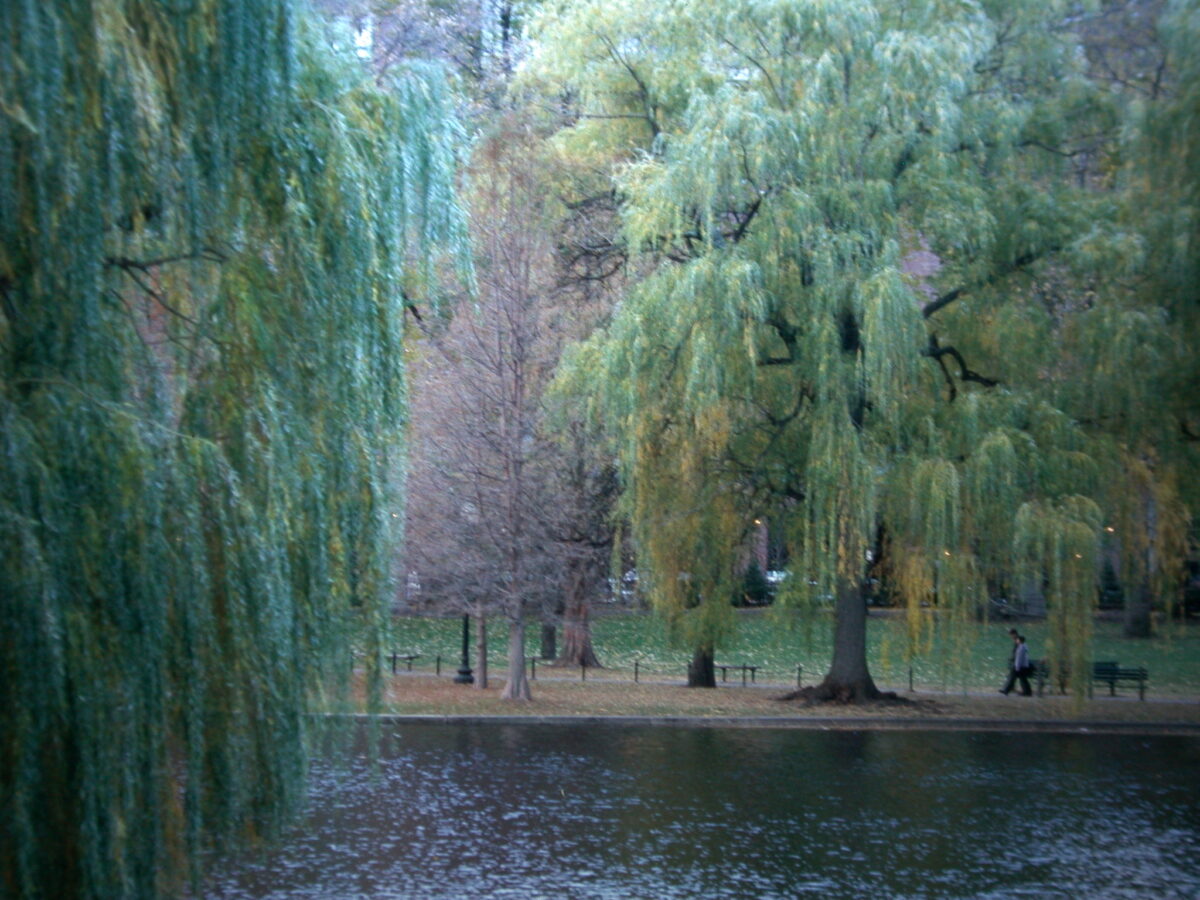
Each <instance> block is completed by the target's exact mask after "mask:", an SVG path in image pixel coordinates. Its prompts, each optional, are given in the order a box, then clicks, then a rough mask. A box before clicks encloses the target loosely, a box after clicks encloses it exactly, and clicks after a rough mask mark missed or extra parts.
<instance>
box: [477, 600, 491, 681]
mask: <svg viewBox="0 0 1200 900" xmlns="http://www.w3.org/2000/svg"><path fill="white" fill-rule="evenodd" d="M487 655H488V642H487V616H485V615H484V614H483V611H482V610H480V612H479V615H477V616H476V617H475V688H476V690H480V691H485V690H487V686H488V664H487Z"/></svg>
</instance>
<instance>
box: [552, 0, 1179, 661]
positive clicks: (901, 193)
mask: <svg viewBox="0 0 1200 900" xmlns="http://www.w3.org/2000/svg"><path fill="white" fill-rule="evenodd" d="M1186 6H1187V4H1179V7H1180V10H1177V11H1176V15H1177V16H1182V15H1183V13H1182V9H1183V8H1184V7H1186ZM1068 7H1069V4H1064V3H1043V2H1037V3H1032V2H1030V3H1026V2H1020V3H1011V2H1005V3H991V2H970V0H910V2H904V3H875V2H870V0H846V2H839V3H828V2H821V0H811V2H809V0H803V2H796V0H788V2H777V0H755V2H732V0H731V2H718V3H711V2H710V3H703V4H701V3H693V2H687V0H681V2H675V3H669V4H649V5H647V4H638V3H633V2H628V3H625V2H605V3H579V4H563V5H559V6H556V7H550V8H547V9H546V11H545V12H544V13H543V15H542V17H541V19H540V22H539V28H540V31H539V32H538V34H539V38H540V41H541V45H540V50H539V53H538V54H537V55H536V56H535V59H534V64H533V66H532V72H533V75H534V76H535V77H541V78H545V79H549V80H551V81H552V82H553V83H560V82H565V83H567V84H569V85H570V87H571V90H572V91H574V92H575V93H574V94H573V96H576V97H578V108H577V110H576V113H577V115H576V118H575V120H574V121H573V124H572V125H571V127H570V128H568V129H566V130H565V131H564V132H563V134H562V135H561V136H560V141H561V143H562V146H563V148H564V152H567V153H572V154H576V155H578V156H580V157H582V158H584V159H588V160H607V161H608V162H609V164H610V165H611V170H610V171H611V173H612V179H613V184H614V187H615V189H616V191H617V194H618V196H619V197H620V198H621V199H622V202H623V206H622V213H623V223H624V229H625V239H626V241H627V244H628V246H629V247H630V248H631V250H633V251H634V252H640V255H641V264H642V265H645V266H646V267H647V268H651V269H653V274H652V275H651V276H650V277H649V278H647V279H646V280H644V281H643V282H642V283H641V285H640V286H639V287H638V288H637V289H636V290H635V291H634V292H633V293H632V294H631V296H629V297H628V298H626V300H625V301H624V302H623V304H622V306H621V308H620V310H619V311H618V313H617V315H616V316H615V318H614V320H613V322H612V324H611V326H610V327H609V328H608V329H607V330H606V331H605V332H604V333H601V334H599V335H598V336H596V337H595V338H594V339H593V340H592V341H591V343H590V345H589V347H588V348H587V349H586V350H584V351H581V352H580V353H579V354H578V356H577V359H579V360H587V361H588V365H589V366H593V367H595V368H596V369H598V371H599V372H600V373H601V376H602V378H601V382H602V388H601V391H600V392H599V395H598V396H597V397H596V406H597V410H598V412H599V414H600V415H602V416H604V417H605V418H607V420H608V421H609V423H610V424H611V426H612V427H613V428H614V429H616V430H618V431H620V432H622V433H623V434H624V435H625V437H626V442H627V443H626V447H627V451H626V453H625V455H624V465H625V470H626V479H627V483H628V484H629V485H630V489H631V491H632V492H633V493H634V495H635V496H636V498H637V499H636V500H635V501H634V504H633V505H634V507H635V508H636V509H637V510H638V511H639V513H640V514H641V515H643V516H644V517H645V519H644V521H643V522H642V523H640V524H639V523H638V521H637V520H636V518H635V522H634V524H635V528H636V529H637V531H638V534H637V537H638V542H639V548H640V550H641V551H642V552H647V551H648V552H649V554H650V556H651V558H652V559H654V560H655V561H656V563H657V562H659V556H660V554H659V553H658V552H657V551H656V550H654V549H653V548H654V547H655V546H656V545H657V544H659V543H662V542H668V543H672V544H674V543H676V541H677V533H678V532H677V529H676V528H675V527H672V528H663V527H661V526H662V523H663V522H675V521H677V520H682V521H687V522H689V523H690V525H689V528H690V529H691V532H692V533H694V534H701V533H703V532H704V531H705V530H706V527H707V526H705V525H704V524H702V520H704V519H706V518H708V517H710V516H712V517H719V518H720V519H721V520H726V519H728V517H729V516H730V511H729V509H728V508H727V507H726V506H722V505H719V504H707V503H697V497H699V496H701V494H700V493H698V487H697V485H696V481H695V479H694V478H692V477H690V476H689V475H688V474H687V473H689V472H692V471H699V470H703V471H705V472H706V473H707V477H708V478H711V479H715V480H716V481H718V482H719V483H720V487H717V486H712V485H707V486H706V487H707V491H708V493H707V494H705V495H704V496H708V495H715V494H719V495H720V496H723V497H728V498H731V502H733V503H734V504H735V512H736V514H735V519H737V518H740V520H741V521H742V522H749V521H750V520H751V519H752V518H753V517H755V516H757V515H760V514H766V515H767V516H768V518H770V519H772V520H773V521H775V522H776V523H777V524H782V525H783V527H784V529H785V530H786V531H787V533H788V535H789V546H790V548H791V550H792V560H791V563H790V567H791V568H792V569H793V571H794V572H795V573H796V575H797V577H795V578H793V579H791V580H790V585H791V589H790V590H791V592H792V593H793V594H794V595H799V598H800V599H807V600H808V601H809V602H810V603H811V602H814V601H820V600H822V599H823V598H824V599H828V598H833V597H838V598H841V597H842V596H843V595H844V594H845V593H846V592H845V590H844V589H837V590H835V588H836V587H837V586H838V585H841V586H842V588H845V587H847V586H852V585H856V584H858V583H860V582H861V581H862V580H863V577H864V574H865V569H866V565H867V560H868V558H869V554H870V553H873V552H874V551H877V550H882V551H884V552H886V553H887V555H888V557H889V559H888V562H889V564H890V573H891V575H892V576H893V580H894V586H895V587H896V588H897V589H898V591H899V593H900V594H901V596H902V597H903V598H904V599H905V600H906V602H907V603H908V604H909V605H910V609H913V610H918V609H919V608H920V605H921V604H923V603H936V604H938V605H939V606H941V607H943V608H944V609H948V610H950V611H951V612H952V616H951V618H962V617H963V616H965V615H966V614H968V612H970V613H971V614H974V611H976V610H980V609H982V608H984V607H985V606H986V601H987V596H986V595H987V594H989V593H990V594H991V595H993V596H996V595H1001V596H1002V595H1006V594H1009V593H1010V591H1011V590H1012V589H1013V587H1014V584H1016V583H1018V582H1023V581H1024V580H1026V579H1036V578H1040V577H1043V576H1044V577H1046V578H1051V576H1053V579H1052V587H1051V589H1050V596H1051V599H1052V602H1053V603H1055V604H1057V605H1058V606H1059V607H1060V608H1061V609H1062V610H1064V612H1063V616H1064V618H1063V620H1062V621H1064V622H1069V623H1076V622H1077V621H1078V618H1077V617H1076V615H1075V613H1074V612H1070V610H1074V609H1076V608H1077V607H1080V608H1081V606H1087V607H1088V608H1090V606H1091V604H1092V603H1093V602H1094V598H1095V594H1096V591H1095V579H1096V571H1095V568H1093V569H1090V570H1085V569H1079V568H1078V567H1076V566H1075V563H1074V562H1073V561H1074V560H1076V558H1077V557H1076V556H1075V554H1076V553H1079V554H1080V558H1083V559H1085V560H1090V561H1092V562H1095V561H1096V560H1097V558H1098V557H1097V553H1098V550H1097V548H1098V547H1099V543H1100V540H1101V534H1102V532H1101V530H1100V529H1101V527H1102V526H1101V522H1100V518H1102V517H1097V516H1096V515H1092V514H1091V513H1089V514H1088V515H1087V516H1081V515H1075V514H1074V513H1071V514H1068V513H1067V512H1064V511H1063V510H1066V509H1068V508H1069V509H1071V510H1075V509H1076V507H1077V506H1078V504H1077V503H1076V501H1074V500H1071V499H1070V498H1074V497H1084V498H1091V500H1089V502H1096V501H1097V498H1099V497H1100V496H1101V495H1102V493H1103V490H1102V488H1103V485H1104V484H1105V483H1106V481H1107V480H1108V479H1109V478H1111V477H1112V476H1113V475H1114V473H1115V471H1116V468H1114V466H1115V461H1116V460H1117V459H1118V458H1119V457H1120V451H1119V447H1120V446H1121V445H1122V444H1123V443H1125V442H1127V441H1128V440H1130V436H1131V435H1133V434H1134V433H1135V429H1133V428H1128V427H1127V426H1128V425H1131V424H1132V421H1133V420H1130V421H1129V422H1126V423H1124V424H1123V425H1117V424H1116V423H1114V422H1113V421H1112V419H1111V418H1110V415H1111V414H1112V413H1113V410H1116V411H1118V412H1119V411H1121V410H1124V411H1132V410H1136V411H1137V412H1138V414H1139V415H1138V420H1139V421H1144V417H1145V416H1146V415H1147V414H1150V415H1154V414H1157V415H1159V416H1160V420H1161V421H1169V419H1163V418H1162V417H1163V409H1164V408H1163V404H1162V403H1159V402H1157V401H1152V402H1147V400H1148V398H1154V397H1156V394H1155V387H1156V386H1158V385H1160V384H1162V383H1163V382H1162V381H1161V376H1162V373H1163V371H1164V369H1166V368H1169V365H1170V360H1169V357H1166V356H1163V355H1155V350H1154V349H1153V348H1156V347H1159V348H1161V347H1164V346H1166V345H1167V344H1169V343H1170V336H1169V329H1168V328H1167V327H1166V325H1165V323H1166V322H1167V321H1168V319H1169V317H1168V316H1167V315H1166V314H1164V313H1163V312H1162V311H1161V310H1158V309H1156V308H1155V307H1156V303H1155V302H1154V301H1153V299H1151V300H1150V301H1149V302H1148V301H1147V298H1146V297H1145V296H1143V295H1141V294H1139V293H1138V292H1134V291H1129V290H1128V289H1127V288H1125V287H1123V286H1121V285H1108V284H1106V283H1104V281H1103V279H1104V278H1105V277H1106V276H1108V275H1110V274H1111V273H1112V272H1114V271H1125V272H1131V271H1134V270H1135V269H1137V268H1138V261H1137V260H1136V259H1129V258H1128V257H1123V256H1122V254H1123V253H1124V252H1125V251H1127V250H1128V249H1129V248H1130V247H1131V246H1137V245H1139V244H1140V243H1141V242H1142V240H1143V238H1142V237H1141V236H1140V235H1139V234H1138V233H1137V231H1136V229H1134V228H1130V227H1129V224H1128V223H1127V222H1125V221H1123V219H1122V215H1121V211H1122V208H1123V206H1122V204H1123V203H1124V202H1125V201H1126V198H1127V196H1128V195H1127V194H1125V193H1122V192H1119V191H1117V190H1116V189H1115V187H1114V181H1113V178H1112V173H1113V172H1115V171H1117V170H1119V169H1120V168H1121V166H1122V162H1121V159H1120V153H1119V149H1118V146H1117V141H1116V138H1115V135H1116V134H1117V132H1118V131H1119V129H1120V128H1121V127H1122V125H1123V124H1124V123H1127V122H1129V121H1130V115H1131V113H1130V107H1129V104H1128V103H1127V102H1126V101H1125V99H1124V98H1122V97H1119V96H1117V95H1116V94H1114V93H1113V92H1105V91H1103V90H1099V89H1098V88H1097V86H1096V84H1095V83H1094V82H1092V81H1090V80H1089V79H1088V78H1087V73H1086V71H1085V63H1086V54H1085V53H1084V52H1083V48H1082V47H1081V46H1080V44H1079V42H1078V41H1077V39H1076V35H1075V34H1074V32H1073V31H1072V30H1071V28H1070V27H1068V26H1066V25H1065V23H1067V22H1068V20H1069V13H1076V12H1078V10H1075V8H1074V7H1073V6H1070V9H1068ZM1193 18H1194V17H1193ZM1179 114H1180V115H1182V108H1180V112H1179ZM1096 134H1108V135H1111V136H1112V138H1111V140H1110V141H1109V143H1107V144H1103V145H1100V146H1099V149H1096V148H1095V147H1089V150H1088V152H1090V153H1092V154H1093V156H1092V157H1089V158H1093V159H1096V160H1097V162H1096V166H1097V171H1098V172H1106V173H1108V174H1107V177H1108V178H1109V180H1108V181H1107V182H1105V181H1103V179H1102V178H1101V177H1099V176H1093V175H1091V174H1089V173H1085V174H1084V176H1082V177H1081V175H1080V172H1079V170H1078V168H1077V159H1078V158H1079V157H1080V153H1077V152H1076V151H1075V148H1076V146H1077V145H1078V142H1080V141H1083V140H1085V139H1087V140H1092V139H1093V138H1094V136H1095V135H1096ZM1166 144H1167V146H1173V142H1170V141H1169V140H1167V141H1166ZM1081 152H1082V151H1081ZM1189 183H1190V182H1189ZM929 260H933V264H932V265H929V264H928V263H929ZM1081 285H1087V287H1086V288H1085V287H1081ZM1189 333H1190V334H1193V335H1194V330H1192V331H1190V332H1189ZM1148 342H1149V343H1148ZM1122 349H1124V351H1125V352H1126V353H1128V354H1132V355H1133V358H1134V359H1137V360H1144V361H1145V362H1146V364H1147V368H1146V369H1145V370H1143V371H1141V372H1138V373H1136V374H1135V373H1132V372H1130V370H1129V364H1130V361H1129V360H1128V359H1126V358H1124V357H1118V356H1117V355H1116V354H1115V353H1114V351H1121V350H1122ZM1102 361H1103V362H1106V363H1107V368H1103V367H1101V368H1097V366H1098V365H1099V364H1100V363H1101V362H1102ZM564 377H565V378H568V379H570V378H572V377H574V378H579V377H580V373H579V372H575V373H568V374H567V375H565V376H564ZM1102 379H1105V384H1106V385H1107V384H1112V383H1116V382H1120V383H1121V384H1122V385H1123V387H1122V389H1121V390H1120V391H1107V392H1106V393H1105V394H1103V395H1102V396H1099V397H1097V396H1096V392H1097V390H1098V389H1099V387H1100V382H1101V380H1102ZM1139 379H1140V381H1139ZM1135 382H1136V384H1135ZM1089 404H1090V408H1091V409H1092V410H1093V411H1094V410H1095V408H1096V405H1098V404H1107V407H1106V410H1105V413H1104V416H1103V417H1098V418H1090V417H1089V416H1088V409H1089ZM1161 421H1160V425H1161ZM1156 433H1158V434H1161V433H1162V431H1161V427H1160V428H1158V429H1157V432H1156ZM664 455H666V456H667V457H668V458H671V459H676V460H678V461H679V462H680V466H681V467H682V468H683V469H684V476H683V477H682V478H680V476H679V475H678V474H677V471H678V470H677V469H676V468H673V467H672V466H671V465H669V464H668V463H666V462H664V461H663V458H662V457H663V456H664ZM673 481H677V482H679V483H678V484H677V485H676V486H677V487H679V488H680V489H679V490H678V491H676V492H675V493H674V494H673V493H672V489H671V484H672V482H673ZM1079 502H1080V503H1082V501H1079ZM1064 504H1066V505H1065V506H1064ZM1031 510H1034V511H1040V512H1039V513H1038V514H1036V515H1035V514H1034V512H1031ZM1055 511H1056V512H1055ZM1052 512H1053V514H1051V513H1052ZM1034 524H1036V525H1037V528H1036V529H1035V530H1036V531H1038V533H1039V534H1040V535H1041V537H1040V538H1038V540H1037V541H1036V542H1035V544H1036V547H1037V548H1040V549H1039V550H1038V551H1037V552H1034V550H1033V549H1031V548H1033V547H1034V546H1035V544H1031V543H1029V541H1030V540H1033V539H1032V538H1030V537H1028V535H1026V532H1027V531H1028V530H1029V528H1032V527H1033V525H1034ZM1027 526H1028V527H1027ZM1023 529H1024V530H1023ZM722 530H723V531H724V532H725V533H729V534H731V535H732V534H736V533H738V530H737V529H736V528H732V529H731V528H729V527H727V526H726V527H724V528H723V529H722ZM1056 530H1057V531H1056ZM1052 532H1054V533H1056V534H1057V536H1056V537H1052V536H1051V533H1052ZM1085 532H1086V534H1085ZM1023 535H1024V536H1023ZM1085 538H1086V539H1085ZM1087 540H1090V541H1091V544H1090V545H1089V547H1084V546H1083V545H1084V544H1085V543H1087ZM672 552H675V550H674V549H673V550H672ZM702 553H703V555H704V560H705V567H706V568H707V569H709V570H711V571H713V572H714V573H717V572H720V571H722V567H724V568H726V569H730V568H733V567H735V566H736V565H737V564H738V561H739V553H740V550H739V548H738V546H737V541H736V540H733V541H730V542H727V543H725V544H721V545H717V544H711V545H707V546H706V547H705V548H704V550H703V551H702ZM1051 553H1054V554H1057V557H1056V560H1057V561H1056V562H1054V564H1053V565H1051V563H1050V562H1049V561H1048V559H1049V557H1048V556H1047V554H1051ZM714 555H715V556H719V557H720V562H719V563H715V562H714V560H713V557H714ZM664 561H665V562H669V561H666V560H664ZM678 565H679V567H680V570H682V571H688V569H687V563H685V562H680V563H678ZM1097 565H1098V563H1097ZM1048 572H1049V573H1051V574H1049V575H1048V574H1046V573H1048ZM1087 572H1090V573H1091V574H1090V575H1088V574H1087ZM655 576H656V579H657V583H660V584H661V583H664V582H665V581H667V580H668V573H666V572H656V573H655ZM1068 576H1069V577H1068ZM716 578H717V576H716V574H714V575H713V576H712V580H711V582H710V585H709V590H707V591H705V592H704V593H707V594H714V595H715V594H716V590H715V588H716ZM1089 579H1090V580H1089ZM659 600H660V602H661V603H662V604H663V605H664V606H667V607H672V606H673V605H674V604H677V603H678V602H679V598H678V597H677V596H674V595H672V594H671V593H670V592H667V593H666V594H665V595H664V594H660V595H659ZM855 602H858V601H854V602H850V603H849V605H847V606H846V609H847V610H849V609H850V607H851V606H853V605H854V603H855ZM839 603H840V601H839ZM841 615H842V611H841V609H840V608H839V616H841ZM919 619H920V616H919V615H916V614H915V612H914V617H913V621H914V622H917V621H919ZM855 627H857V626H855ZM864 627H865V626H864ZM1071 628H1074V624H1072V625H1071ZM852 630H853V629H852ZM1067 631H1070V633H1069V634H1068V633H1066V632H1064V634H1063V642H1062V646H1060V647H1058V648H1056V649H1057V650H1058V651H1060V652H1064V653H1068V655H1070V654H1075V653H1077V652H1084V651H1081V650H1079V649H1078V648H1080V647H1084V646H1086V640H1087V634H1086V633H1085V632H1083V631H1071V630H1070V629H1067ZM1068 641H1077V643H1072V644H1071V645H1070V650H1069V651H1068V650H1067V648H1066V645H1067V643H1068ZM852 652H856V653H857V652H861V651H859V650H855V651H852ZM837 653H838V651H836V650H835V663H834V668H835V670H836V669H838V660H837ZM858 671H859V674H857V675H855V676H854V677H855V678H865V677H866V676H865V665H864V666H862V667H860V668H859V670H858ZM1074 671H1075V672H1078V671H1081V669H1080V668H1078V667H1076V668H1074ZM839 677H840V676H839Z"/></svg>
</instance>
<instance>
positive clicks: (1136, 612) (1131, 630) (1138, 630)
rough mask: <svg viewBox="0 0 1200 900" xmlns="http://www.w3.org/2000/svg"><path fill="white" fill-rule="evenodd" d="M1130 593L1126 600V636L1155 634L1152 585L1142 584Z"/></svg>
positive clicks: (1143, 636) (1138, 636)
mask: <svg viewBox="0 0 1200 900" xmlns="http://www.w3.org/2000/svg"><path fill="white" fill-rule="evenodd" d="M1129 594H1130V596H1129V598H1128V599H1127V600H1126V601H1125V631H1124V634H1125V637H1127V638H1148V637H1151V636H1153V634H1154V626H1153V623H1152V621H1151V617H1150V613H1151V609H1152V607H1153V604H1152V602H1151V591H1150V585H1148V584H1142V585H1140V586H1138V587H1137V588H1136V589H1135V590H1133V591H1130V592H1129Z"/></svg>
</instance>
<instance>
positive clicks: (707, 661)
mask: <svg viewBox="0 0 1200 900" xmlns="http://www.w3.org/2000/svg"><path fill="white" fill-rule="evenodd" d="M687 686H688V687H706V688H715V687H716V686H717V673H716V670H715V669H714V668H713V645H712V644H701V645H700V646H699V647H697V648H696V652H695V654H694V655H693V656H692V661H691V662H690V663H688V680H687Z"/></svg>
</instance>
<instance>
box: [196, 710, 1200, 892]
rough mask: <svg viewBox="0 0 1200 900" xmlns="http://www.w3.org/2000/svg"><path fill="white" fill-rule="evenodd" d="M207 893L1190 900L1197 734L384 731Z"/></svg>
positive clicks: (1199, 822) (323, 772) (1197, 856)
mask: <svg viewBox="0 0 1200 900" xmlns="http://www.w3.org/2000/svg"><path fill="white" fill-rule="evenodd" d="M379 756H380V758H379V761H378V763H377V764H376V766H375V767H374V769H373V768H372V766H371V765H370V764H369V763H368V762H367V761H366V758H365V756H358V757H355V758H354V759H353V761H352V762H349V763H343V764H339V765H334V764H332V763H331V762H329V761H320V762H318V764H317V765H316V766H315V767H314V772H313V776H314V781H315V784H314V790H313V797H312V802H311V808H310V815H309V817H308V819H307V821H306V823H305V824H304V825H303V826H302V827H301V828H298V829H297V830H296V832H295V833H293V834H292V835H291V836H289V838H288V839H287V840H286V841H285V842H284V843H283V844H282V845H281V846H279V847H277V848H274V849H272V850H270V851H269V852H267V853H266V854H264V855H262V856H256V857H253V858H248V859H244V860H238V861H235V862H233V863H229V864H226V865H224V866H222V867H221V868H220V869H219V871H218V872H217V873H216V874H215V875H214V877H213V880H212V882H211V883H210V884H209V885H208V886H207V889H206V890H205V897H207V898H284V897H288V898H291V897H322V898H400V897H411V898H459V897H463V898H466V897H472V898H479V897H512V898H537V897H547V898H549V897H553V898H575V897H579V898H583V897H588V898H591V897H611V898H618V897H619V898H654V900H658V898H668V897H704V898H756V897H762V898H766V897H807V896H813V897H818V896H819V897H822V898H831V897H996V898H999V897H1031V898H1032V897H1086V898H1102V897H1138V898H1142V897H1145V898H1170V897H1181V898H1182V897H1187V898H1195V897H1200V807H1198V805H1197V799H1198V796H1200V740H1198V739H1193V738H1172V737H1155V738H1146V737H1132V736H1120V737H1113V736H1088V735H1074V736H1068V735H1038V734H1032V735H1030V734H1007V733H1005V734H1000V733H995V734H993V733H954V732H842V731H833V732H825V731H785V730H752V729H725V728H722V729H707V728H696V729H689V728H648V727H646V728H642V727H620V726H602V727H583V726H525V725H523V726H513V725H404V726H396V727H394V728H391V727H390V726H385V731H384V735H383V738H382V741H381V748H380V754H379Z"/></svg>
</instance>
